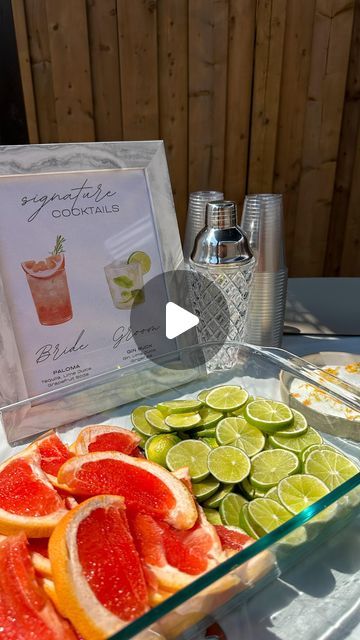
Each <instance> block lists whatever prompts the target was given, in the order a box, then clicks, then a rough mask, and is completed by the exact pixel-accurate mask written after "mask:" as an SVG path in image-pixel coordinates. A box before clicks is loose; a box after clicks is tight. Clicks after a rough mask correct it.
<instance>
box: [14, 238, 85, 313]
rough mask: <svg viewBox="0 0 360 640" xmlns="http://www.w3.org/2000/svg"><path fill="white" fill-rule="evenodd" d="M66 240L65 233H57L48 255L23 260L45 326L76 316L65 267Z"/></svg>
mask: <svg viewBox="0 0 360 640" xmlns="http://www.w3.org/2000/svg"><path fill="white" fill-rule="evenodd" d="M64 242H65V238H63V236H61V235H60V236H57V238H56V243H55V247H54V249H53V251H52V253H51V254H50V255H49V256H47V257H45V258H42V259H40V260H26V261H25V262H22V263H21V266H22V268H23V270H24V271H25V274H26V279H27V281H28V285H29V287H30V291H31V295H32V298H33V301H34V305H35V309H36V312H37V315H38V318H39V322H40V324H42V325H56V324H63V323H64V322H67V321H68V320H71V318H72V317H73V312H72V306H71V299H70V293H69V287H68V283H67V277H66V270H65V256H64Z"/></svg>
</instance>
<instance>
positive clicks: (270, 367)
mask: <svg viewBox="0 0 360 640" xmlns="http://www.w3.org/2000/svg"><path fill="white" fill-rule="evenodd" d="M219 346H220V345H218V344H216V343H211V344H207V345H206V346H194V347H187V348H184V349H181V350H178V351H176V352H172V353H169V354H167V355H166V356H162V357H160V358H157V359H154V360H153V361H152V362H150V361H142V362H140V363H137V364H135V365H132V366H129V367H126V368H124V369H116V370H114V371H110V372H108V373H105V374H103V375H101V376H97V377H96V378H94V379H88V380H86V381H83V382H81V383H76V384H74V385H69V386H67V387H65V388H62V389H57V390H54V391H51V392H49V393H46V394H43V395H42V396H38V397H36V398H30V399H26V400H23V401H21V402H18V403H16V404H13V405H9V406H7V407H4V408H3V409H2V411H1V421H2V427H3V429H5V431H6V432H7V433H8V434H9V433H11V440H12V441H13V442H14V441H15V442H17V443H19V442H20V441H21V442H22V443H23V442H24V441H25V440H28V439H29V438H28V437H26V434H27V433H32V434H34V433H35V432H36V431H37V432H41V431H45V430H47V429H48V428H49V425H51V426H57V427H58V432H59V434H61V437H62V438H63V439H64V441H66V442H69V443H70V442H72V441H73V440H74V438H75V437H76V434H77V433H78V431H79V430H80V428H81V427H83V426H84V425H86V424H88V423H89V422H91V423H92V424H94V423H102V424H103V423H106V422H108V423H113V424H119V425H121V426H127V427H129V428H131V421H130V414H131V411H132V410H133V409H134V408H135V407H136V406H137V405H138V404H139V403H141V404H144V401H145V402H146V404H154V405H155V404H156V403H157V402H159V401H160V400H167V399H174V398H182V397H185V398H189V397H196V396H197V394H198V393H199V392H200V391H201V390H202V389H207V388H209V387H213V386H216V385H219V384H241V385H242V386H244V387H245V388H246V389H247V391H248V392H249V393H250V394H251V395H254V396H263V397H269V398H272V399H278V400H284V390H283V388H282V387H283V385H284V376H290V378H291V379H293V378H299V379H301V380H304V381H307V382H311V383H312V384H313V385H314V386H316V388H317V389H319V390H322V391H326V392H327V393H329V395H331V396H332V397H333V398H335V399H337V400H341V401H342V402H343V403H345V404H346V405H347V406H348V407H350V408H351V409H353V410H354V411H358V412H360V393H359V390H357V389H356V388H355V387H352V386H350V385H348V384H346V383H344V382H341V381H340V380H339V379H338V378H335V377H333V376H329V377H328V376H327V377H326V378H324V377H319V371H318V370H317V369H316V367H314V366H313V365H310V364H309V363H307V362H306V361H305V360H302V359H301V358H298V357H296V356H294V355H292V354H290V353H288V352H286V351H283V350H281V349H263V348H260V347H254V346H251V345H246V344H240V343H226V344H225V345H224V346H223V347H222V348H221V349H220V351H218V354H217V356H216V355H214V354H215V353H216V351H217V350H218V349H219ZM204 355H205V360H207V361H208V364H207V365H204V364H203V362H204ZM94 407H96V410H97V411H96V412H95V411H94ZM90 415H91V421H90V420H89V418H90ZM64 416H65V417H70V418H71V419H72V420H71V421H70V420H64ZM326 419H328V420H334V418H333V417H331V416H326ZM64 423H66V424H65V426H63V425H64ZM322 424H324V415H322V416H321V420H319V424H317V423H316V415H315V418H314V420H313V422H312V423H311V426H313V427H314V428H318V429H319V431H321V425H322ZM24 425H25V427H24ZM60 425H62V426H60ZM353 428H354V439H351V440H350V439H344V438H341V437H340V436H334V435H329V434H328V433H322V436H323V439H324V441H326V442H328V443H329V444H332V445H335V446H336V447H338V449H340V450H341V451H343V452H344V453H345V454H346V455H347V456H349V457H350V458H352V459H353V460H354V461H356V462H357V464H359V462H360V443H359V442H356V441H355V440H356V438H355V435H356V433H357V430H359V429H360V422H358V423H357V424H356V422H354V424H353ZM17 433H18V434H20V436H19V437H16V434H17ZM20 448H21V447H20V446H19V445H18V446H15V447H14V446H13V447H10V445H8V444H7V443H5V439H4V438H3V439H2V441H1V440H0V459H4V458H5V457H8V456H9V455H13V454H14V453H17V452H18V451H19V450H20ZM359 518H360V473H358V474H357V475H355V476H353V477H352V478H350V479H349V480H348V481H347V482H344V483H343V484H342V485H340V486H339V487H337V488H336V489H335V490H333V491H332V492H330V493H329V494H328V495H326V496H325V497H324V498H322V499H321V500H319V501H318V502H316V503H315V504H313V505H311V506H309V507H307V508H306V509H304V510H303V511H302V512H301V513H299V514H298V515H297V516H294V517H293V518H291V520H289V521H287V522H286V523H285V524H283V525H282V526H280V527H278V528H277V529H276V530H274V531H272V532H271V533H269V534H268V535H266V536H264V537H262V538H261V539H259V540H257V541H256V542H254V543H253V544H251V545H250V546H248V547H246V548H245V549H243V550H242V551H241V552H238V553H236V554H235V555H233V556H232V557H230V558H229V559H228V560H226V561H225V562H223V563H222V564H221V565H219V566H217V567H216V568H215V569H213V570H212V571H209V572H208V573H207V574H205V575H203V576H201V577H200V578H198V579H196V580H194V582H192V583H191V584H190V585H189V586H187V587H186V588H184V589H182V590H181V591H179V592H177V593H176V594H174V595H173V596H171V597H169V598H168V599H167V600H165V601H164V602H162V603H161V604H159V605H157V606H156V607H154V608H153V609H151V610H150V611H149V612H148V613H146V614H145V615H143V616H142V617H141V618H139V619H137V620H135V621H133V622H132V623H130V624H128V625H127V626H126V627H124V628H122V629H121V630H120V631H119V632H118V633H116V634H115V635H113V636H112V637H113V638H114V639H115V638H116V639H117V640H130V639H131V638H138V639H139V640H147V639H149V640H150V639H154V640H156V639H157V640H170V639H171V640H172V639H174V640H175V639H179V640H180V638H182V639H184V640H185V639H187V640H190V639H191V638H194V639H195V638H197V639H198V638H202V637H207V638H210V637H211V638H217V637H219V638H224V635H223V631H222V630H221V628H222V629H226V626H227V625H228V624H230V621H231V619H232V617H233V618H234V615H235V616H238V615H240V612H244V611H249V610H250V609H249V608H248V607H249V604H248V603H249V602H253V596H254V595H255V594H257V598H256V602H261V598H262V597H263V596H262V595H261V594H265V593H267V594H268V593H270V594H271V593H275V592H276V589H277V586H279V585H280V584H283V577H284V576H286V575H287V573H288V572H289V571H291V570H292V569H293V568H294V567H299V566H305V563H306V561H305V558H306V557H310V558H312V559H313V560H314V559H315V558H317V557H318V555H319V554H320V553H322V552H323V550H324V548H325V547H326V545H329V544H330V543H331V544H334V541H336V540H337V539H338V537H339V536H340V540H341V537H342V536H344V535H345V534H344V531H346V535H347V536H350V540H351V539H352V536H356V535H358V527H359V522H360V521H359ZM346 588H347V589H348V594H349V599H351V600H354V602H355V600H356V598H359V596H360V580H359V574H356V572H355V571H354V572H352V573H351V575H350V577H349V579H348V581H347V583H346ZM269 589H270V591H269ZM332 597H334V592H333V593H332ZM340 600H341V598H340ZM340 600H339V601H340ZM324 602H325V600H323V601H322V604H324ZM349 605H350V606H351V602H350V600H349ZM332 606H333V605H332ZM335 608H336V607H335ZM285 609H286V607H285ZM307 613H309V612H307ZM340 613H341V612H340ZM318 614H319V617H318V618H317V617H316V616H317V615H318ZM337 614H339V611H337ZM303 615H304V613H303ZM339 615H340V614H339ZM298 617H299V619H298V622H299V621H300V620H301V608H300V613H299V614H298ZM235 619H236V618H235ZM246 620H247V622H246V625H245V627H246V629H245V628H244V629H242V632H241V633H240V631H239V630H238V631H239V638H240V637H241V638H242V640H244V639H245V638H256V639H257V638H258V637H260V635H259V636H258V635H256V634H257V631H256V625H257V624H258V617H256V616H255V619H254V620H252V621H251V620H250V616H247V617H246ZM284 624H285V623H284ZM293 624H294V621H293V620H292V621H291V622H290V620H289V625H293ZM329 624H331V622H329V617H326V616H325V617H324V615H323V612H320V611H319V609H318V610H317V612H315V613H314V614H313V613H312V627H311V628H312V630H314V629H315V628H316V629H317V631H316V633H317V635H311V634H310V635H306V633H305V631H304V626H303V625H302V624H300V627H299V632H298V633H297V637H298V638H299V640H300V639H301V638H304V640H305V639H306V640H309V639H310V638H315V637H320V635H321V633H322V632H325V631H326V629H327V628H328V626H329ZM326 625H327V626H326ZM235 627H236V622H235ZM292 628H293V627H292V626H289V633H290V629H292ZM245 631H246V634H247V635H246V634H245ZM225 632H226V633H227V634H228V635H227V636H225V637H228V639H229V640H230V638H231V640H233V639H234V640H235V638H236V637H237V636H236V634H235V633H234V632H233V631H225ZM291 636H292V637H293V635H292V633H291ZM264 637H265V636H264ZM279 637H282V636H281V635H280V636H279ZM284 637H286V636H284ZM287 637H289V635H288V636H287Z"/></svg>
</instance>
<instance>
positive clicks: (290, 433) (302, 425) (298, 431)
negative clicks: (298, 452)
mask: <svg viewBox="0 0 360 640" xmlns="http://www.w3.org/2000/svg"><path fill="white" fill-rule="evenodd" d="M291 411H292V412H293V415H294V421H293V423H292V424H291V425H290V426H289V427H286V428H285V429H279V430H278V431H277V432H276V435H277V436H285V437H288V438H292V437H295V436H302V435H303V433H305V432H306V431H307V428H308V423H307V420H306V418H305V416H303V414H302V413H300V411H296V409H291Z"/></svg>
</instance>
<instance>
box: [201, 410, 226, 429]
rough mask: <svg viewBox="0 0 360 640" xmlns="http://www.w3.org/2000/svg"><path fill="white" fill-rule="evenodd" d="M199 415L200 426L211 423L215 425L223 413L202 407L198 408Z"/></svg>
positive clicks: (207, 425)
mask: <svg viewBox="0 0 360 640" xmlns="http://www.w3.org/2000/svg"><path fill="white" fill-rule="evenodd" d="M199 413H200V415H201V422H200V425H201V426H202V427H211V426H212V425H216V424H217V423H218V422H219V420H221V418H223V414H222V413H221V412H220V411H215V410H214V409H210V407H203V408H202V409H200V410H199Z"/></svg>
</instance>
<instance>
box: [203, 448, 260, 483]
mask: <svg viewBox="0 0 360 640" xmlns="http://www.w3.org/2000/svg"><path fill="white" fill-rule="evenodd" d="M208 466H209V471H210V473H212V475H213V476H214V478H216V479H217V480H219V481H220V482H223V483H224V484H234V483H236V482H241V481H242V480H243V479H244V478H246V476H247V475H249V472H250V460H249V458H248V456H247V455H246V453H244V452H243V451H242V450H241V449H238V448H237V447H231V446H225V447H218V448H217V449H211V451H210V453H209V458H208Z"/></svg>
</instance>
